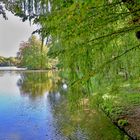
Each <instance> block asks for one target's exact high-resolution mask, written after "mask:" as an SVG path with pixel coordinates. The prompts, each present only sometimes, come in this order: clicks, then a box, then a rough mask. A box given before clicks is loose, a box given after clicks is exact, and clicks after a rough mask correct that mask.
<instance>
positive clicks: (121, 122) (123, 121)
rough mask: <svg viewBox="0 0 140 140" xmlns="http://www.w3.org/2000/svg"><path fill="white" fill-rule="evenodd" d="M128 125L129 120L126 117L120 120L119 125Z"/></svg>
mask: <svg viewBox="0 0 140 140" xmlns="http://www.w3.org/2000/svg"><path fill="white" fill-rule="evenodd" d="M126 125H128V121H127V120H125V119H120V120H118V126H120V127H124V126H126Z"/></svg>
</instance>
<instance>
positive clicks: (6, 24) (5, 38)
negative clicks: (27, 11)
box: [0, 12, 37, 57]
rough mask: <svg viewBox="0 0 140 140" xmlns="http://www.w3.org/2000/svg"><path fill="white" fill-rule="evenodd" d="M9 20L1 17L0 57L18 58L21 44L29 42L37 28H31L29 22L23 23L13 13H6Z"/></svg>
mask: <svg viewBox="0 0 140 140" xmlns="http://www.w3.org/2000/svg"><path fill="white" fill-rule="evenodd" d="M6 13H7V17H8V20H5V19H4V18H3V17H2V15H0V56H4V57H10V56H16V53H17V52H18V49H19V44H20V42H22V41H27V40H28V38H29V37H30V36H31V33H32V32H33V31H34V30H36V29H37V26H35V25H34V26H33V25H32V26H30V23H29V21H26V22H22V21H21V19H20V18H19V17H16V16H14V15H13V14H12V13H11V12H6Z"/></svg>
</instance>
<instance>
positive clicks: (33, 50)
mask: <svg viewBox="0 0 140 140" xmlns="http://www.w3.org/2000/svg"><path fill="white" fill-rule="evenodd" d="M47 51H48V48H47V46H43V49H41V41H40V40H38V39H37V38H36V37H35V36H32V37H31V38H30V39H29V40H28V42H22V43H21V44H20V49H19V52H18V59H19V60H20V63H19V66H22V67H27V68H28V69H47V68H48V57H47Z"/></svg>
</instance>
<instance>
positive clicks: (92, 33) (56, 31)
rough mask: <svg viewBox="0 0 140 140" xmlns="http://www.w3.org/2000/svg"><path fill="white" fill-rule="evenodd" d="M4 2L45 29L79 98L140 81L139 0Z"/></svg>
mask: <svg viewBox="0 0 140 140" xmlns="http://www.w3.org/2000/svg"><path fill="white" fill-rule="evenodd" d="M3 2H4V3H5V7H6V8H7V9H8V10H10V11H12V12H13V13H14V14H15V15H17V16H20V17H21V18H22V19H23V21H25V20H26V19H29V20H30V21H31V20H32V19H33V20H34V23H36V24H40V25H41V28H40V29H38V30H37V31H36V32H38V33H40V35H41V36H42V40H43V39H44V38H47V39H48V38H50V40H51V41H50V42H49V44H50V50H49V53H48V54H49V55H50V56H51V57H56V58H58V59H59V67H60V68H61V71H63V72H64V73H65V78H66V79H68V81H69V84H70V85H71V88H70V89H71V90H73V89H74V90H75V88H76V90H77V97H78V96H79V93H81V92H82V93H86V95H87V94H91V93H93V89H92V87H94V89H97V90H98V91H99V90H100V89H105V88H106V87H108V86H110V85H114V84H116V83H122V82H124V81H128V80H134V79H136V78H137V79H138V78H139V77H140V72H139V70H140V69H139V68H140V63H139V62H140V50H139V47H140V43H139V39H140V2H139V0H100V1H95V0H86V1H84V0H8V1H5V0H3ZM75 97H76V95H75Z"/></svg>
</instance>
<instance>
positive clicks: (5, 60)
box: [0, 56, 17, 66]
mask: <svg viewBox="0 0 140 140" xmlns="http://www.w3.org/2000/svg"><path fill="white" fill-rule="evenodd" d="M15 65H17V58H16V57H3V56H0V66H15Z"/></svg>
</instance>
